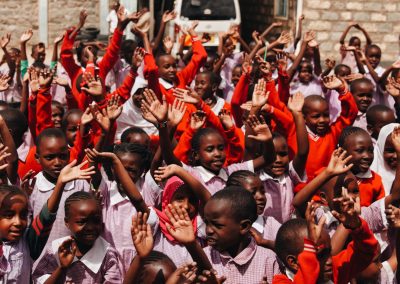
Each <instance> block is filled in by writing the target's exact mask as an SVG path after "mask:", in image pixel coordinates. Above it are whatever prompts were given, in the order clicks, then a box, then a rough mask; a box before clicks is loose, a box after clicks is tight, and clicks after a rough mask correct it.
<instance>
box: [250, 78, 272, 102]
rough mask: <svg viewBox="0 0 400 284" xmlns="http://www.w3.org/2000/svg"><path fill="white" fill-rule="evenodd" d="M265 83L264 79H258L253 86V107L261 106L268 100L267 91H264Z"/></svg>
mask: <svg viewBox="0 0 400 284" xmlns="http://www.w3.org/2000/svg"><path fill="white" fill-rule="evenodd" d="M266 86H267V83H266V81H265V80H264V79H259V80H258V82H257V84H256V85H255V86H254V91H253V96H252V99H251V103H252V105H253V107H262V106H263V105H265V104H266V103H267V101H268V96H269V92H267V91H266Z"/></svg>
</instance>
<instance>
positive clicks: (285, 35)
mask: <svg viewBox="0 0 400 284" xmlns="http://www.w3.org/2000/svg"><path fill="white" fill-rule="evenodd" d="M291 40H292V35H291V34H290V33H289V32H287V31H283V32H282V33H281V35H280V36H279V38H278V39H277V40H276V41H277V42H278V43H279V44H287V43H289V42H290V41H291Z"/></svg>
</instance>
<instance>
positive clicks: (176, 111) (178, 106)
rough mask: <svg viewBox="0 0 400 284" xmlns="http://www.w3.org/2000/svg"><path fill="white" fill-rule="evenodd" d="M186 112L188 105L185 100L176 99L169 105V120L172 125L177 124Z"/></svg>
mask: <svg viewBox="0 0 400 284" xmlns="http://www.w3.org/2000/svg"><path fill="white" fill-rule="evenodd" d="M185 112H186V105H185V103H184V102H183V101H181V100H179V99H175V100H174V102H173V103H172V105H168V121H169V123H170V125H171V126H172V127H175V126H177V125H178V124H179V123H180V122H181V120H182V118H183V116H184V115H185Z"/></svg>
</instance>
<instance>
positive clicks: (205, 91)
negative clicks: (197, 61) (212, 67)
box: [194, 74, 218, 100]
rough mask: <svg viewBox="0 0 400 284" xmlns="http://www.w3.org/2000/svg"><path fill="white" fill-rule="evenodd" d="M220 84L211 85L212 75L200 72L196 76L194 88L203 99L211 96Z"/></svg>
mask: <svg viewBox="0 0 400 284" xmlns="http://www.w3.org/2000/svg"><path fill="white" fill-rule="evenodd" d="M217 87H218V86H213V85H211V82H210V76H208V75H207V74H199V75H197V76H196V80H195V86H194V90H195V91H196V92H197V94H198V95H199V96H201V98H202V99H203V100H205V99H208V98H210V97H211V96H212V95H213V94H214V92H215V91H216V90H217Z"/></svg>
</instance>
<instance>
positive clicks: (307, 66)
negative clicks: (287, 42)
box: [297, 60, 313, 84]
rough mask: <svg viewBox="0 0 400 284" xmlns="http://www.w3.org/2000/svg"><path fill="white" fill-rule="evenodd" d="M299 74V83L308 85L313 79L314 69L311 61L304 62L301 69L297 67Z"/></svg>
mask: <svg viewBox="0 0 400 284" xmlns="http://www.w3.org/2000/svg"><path fill="white" fill-rule="evenodd" d="M297 71H298V72H299V81H300V82H301V83H303V84H308V83H310V82H311V81H312V79H313V67H312V65H311V63H310V62H309V61H306V60H303V61H302V62H301V63H300V64H299V67H297Z"/></svg>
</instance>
